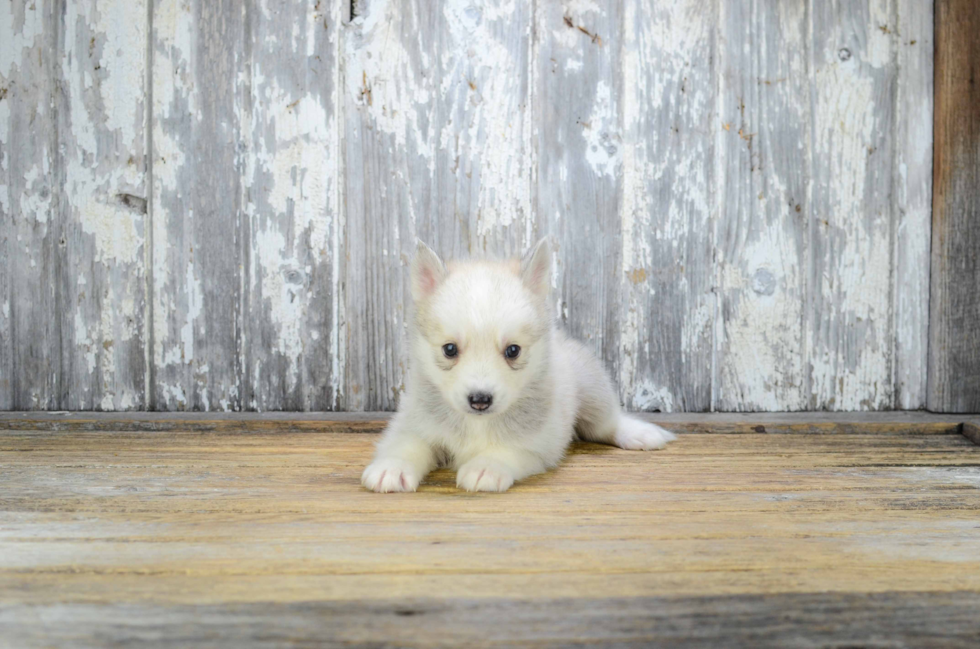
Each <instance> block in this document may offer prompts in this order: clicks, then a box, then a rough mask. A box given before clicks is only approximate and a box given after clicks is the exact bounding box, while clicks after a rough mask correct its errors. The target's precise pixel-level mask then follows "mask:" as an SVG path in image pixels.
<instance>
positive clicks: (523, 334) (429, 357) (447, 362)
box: [361, 240, 675, 492]
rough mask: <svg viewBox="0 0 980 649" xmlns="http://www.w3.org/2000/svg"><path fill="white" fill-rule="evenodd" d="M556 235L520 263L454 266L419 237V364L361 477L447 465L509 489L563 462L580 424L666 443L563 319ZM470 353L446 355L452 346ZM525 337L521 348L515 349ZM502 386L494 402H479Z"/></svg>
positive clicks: (398, 484)
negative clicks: (625, 404)
mask: <svg viewBox="0 0 980 649" xmlns="http://www.w3.org/2000/svg"><path fill="white" fill-rule="evenodd" d="M550 267H551V248H550V245H549V244H548V243H547V242H546V240H542V241H540V242H538V244H537V245H536V246H535V247H534V248H533V249H532V250H531V251H530V252H529V253H528V254H527V255H526V256H525V257H524V259H523V260H522V261H521V263H520V264H517V263H516V262H513V261H510V262H489V261H470V262H457V263H454V264H450V265H449V266H448V267H447V266H446V265H445V264H443V263H442V261H441V260H440V259H439V257H438V256H437V255H436V254H435V253H434V252H432V250H430V249H429V248H428V247H427V246H426V245H425V244H423V243H421V242H419V245H418V250H417V252H416V255H415V259H414V261H413V263H412V296H413V299H414V301H415V316H414V322H413V325H412V327H411V332H410V338H411V364H410V367H409V374H408V377H407V381H406V391H405V393H404V395H402V398H401V401H400V403H399V407H398V412H397V413H396V414H395V416H394V417H393V418H392V420H391V422H390V423H389V425H388V427H387V429H386V430H385V432H384V434H383V436H382V438H381V440H380V441H379V442H378V446H377V452H376V453H375V458H374V461H373V462H372V463H371V465H370V466H368V467H367V469H365V470H364V474H363V475H362V477H361V482H362V484H363V485H364V486H365V487H366V488H368V489H371V490H373V491H379V492H390V491H415V490H416V489H417V488H418V485H419V482H420V481H421V480H422V478H424V477H425V475H426V474H427V473H429V472H430V471H431V470H432V469H434V468H435V467H436V466H438V465H447V466H450V467H452V468H454V469H456V471H457V473H456V484H457V486H459V487H460V488H462V489H466V490H468V491H506V490H507V489H508V488H509V487H510V486H511V485H512V484H513V483H514V482H516V481H518V480H522V479H524V478H526V477H528V476H530V475H534V474H536V473H542V472H544V471H546V470H548V469H549V468H552V467H554V466H556V465H557V464H558V463H559V462H560V461H561V459H562V457H563V456H564V454H565V450H566V449H567V448H568V445H569V443H570V442H571V441H572V439H573V438H574V437H575V435H576V434H577V435H578V436H579V437H580V438H581V439H586V440H590V441H594V442H600V443H604V444H613V445H615V446H619V447H621V448H625V449H637V450H651V449H660V448H663V447H664V446H665V445H666V444H667V442H669V441H671V440H673V439H675V437H674V435H673V434H671V433H669V432H667V431H666V430H664V429H662V428H660V427H659V426H655V425H654V424H650V423H647V422H644V421H641V420H639V419H636V418H634V417H630V416H629V415H627V414H625V413H624V412H622V409H621V408H620V405H619V400H618V398H617V397H616V392H615V390H614V389H613V385H612V382H611V381H610V379H609V376H608V375H607V374H606V372H605V370H604V369H603V367H602V365H601V364H600V362H599V361H598V360H597V359H596V357H595V356H594V355H593V354H592V353H591V352H590V351H589V350H587V349H586V348H585V347H584V346H583V345H581V344H579V343H578V342H576V341H574V340H571V339H569V338H568V337H567V336H565V335H564V334H563V333H562V332H560V331H558V330H557V329H555V327H554V324H553V321H552V318H551V317H550V316H549V313H550V309H549V308H548V304H547V295H548V289H549V280H550V276H551V273H550ZM447 343H454V344H455V345H456V346H457V348H458V350H459V353H458V355H457V356H456V358H447V357H446V355H445V354H444V353H443V345H445V344H447ZM512 344H516V345H519V346H520V347H521V351H520V354H519V356H518V357H517V359H515V360H508V359H506V358H505V357H504V349H506V348H507V346H509V345H512ZM473 392H487V393H490V394H492V395H493V403H492V405H491V406H490V408H489V409H488V410H487V411H485V412H482V413H481V412H476V411H474V410H473V409H472V408H471V407H470V405H469V401H468V396H469V395H470V394H471V393H473Z"/></svg>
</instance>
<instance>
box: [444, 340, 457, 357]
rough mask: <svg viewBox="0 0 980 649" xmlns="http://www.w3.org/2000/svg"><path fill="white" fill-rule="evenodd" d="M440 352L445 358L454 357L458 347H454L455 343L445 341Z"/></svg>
mask: <svg viewBox="0 0 980 649" xmlns="http://www.w3.org/2000/svg"><path fill="white" fill-rule="evenodd" d="M442 353H443V354H445V355H446V358H456V354H458V353H459V349H457V348H456V344H455V343H446V344H445V345H443V346H442Z"/></svg>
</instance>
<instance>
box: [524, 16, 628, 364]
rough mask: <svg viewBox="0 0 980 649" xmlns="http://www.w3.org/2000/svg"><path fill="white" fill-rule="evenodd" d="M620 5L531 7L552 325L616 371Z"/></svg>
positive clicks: (536, 141) (539, 203)
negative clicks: (551, 251)
mask: <svg viewBox="0 0 980 649" xmlns="http://www.w3.org/2000/svg"><path fill="white" fill-rule="evenodd" d="M621 9H622V7H621V4H620V3H612V4H606V5H602V6H601V7H600V5H598V4H594V3H572V2H551V3H539V4H538V5H537V6H536V7H535V14H534V23H533V29H532V33H533V34H534V42H533V48H534V50H533V52H534V56H533V75H534V78H533V93H532V97H531V105H532V109H533V111H534V113H533V114H534V121H533V124H534V133H533V146H534V161H533V164H534V176H533V178H534V184H533V200H534V213H535V215H536V220H535V223H534V227H535V230H536V234H537V235H547V236H550V237H552V238H553V240H554V241H555V243H556V244H557V245H556V254H555V257H554V262H553V276H552V298H553V300H554V301H555V303H556V310H555V317H556V320H557V321H558V322H559V323H560V324H561V325H562V326H564V327H565V328H566V329H567V330H568V332H569V333H570V334H571V335H572V336H574V337H576V338H578V339H579V340H582V341H583V342H584V343H585V344H586V345H587V346H589V347H590V348H592V349H593V350H595V352H596V353H597V354H598V355H599V357H600V358H602V359H603V360H604V361H605V362H606V366H607V368H608V369H611V370H613V371H614V372H615V371H616V368H617V367H618V366H619V363H620V361H621V358H620V356H621V355H620V353H619V349H620V341H619V337H620V328H619V327H618V326H617V325H618V321H619V308H618V307H619V302H620V284H621V280H620V278H621V276H622V266H621V262H620V257H621V251H620V247H621V241H622V235H621V231H620V228H621V224H620V222H619V209H620V203H621V200H622V187H623V185H622V182H623V179H622V171H621V167H622V157H623V150H624V147H625V146H628V143H626V142H624V132H623V118H622V107H621V101H622V92H623V86H622V80H621V79H622V72H621V68H620V50H621V48H622V42H623V36H622V35H621V33H620V25H621V24H622V15H621V13H620V12H621Z"/></svg>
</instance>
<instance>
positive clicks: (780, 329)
mask: <svg viewBox="0 0 980 649" xmlns="http://www.w3.org/2000/svg"><path fill="white" fill-rule="evenodd" d="M808 32H809V25H808V22H807V3H806V1H805V0H797V1H793V2H777V3H722V5H721V17H720V42H719V53H718V56H719V59H720V65H721V67H720V70H719V72H720V74H719V83H720V93H721V94H720V97H719V105H720V109H719V111H720V122H721V123H720V124H719V123H712V124H711V129H712V131H714V132H717V133H718V134H719V135H720V138H719V143H718V146H719V151H718V155H719V160H720V162H719V164H720V173H719V181H718V182H719V190H718V199H719V204H718V224H717V228H718V241H717V252H716V264H717V269H716V272H717V283H718V287H719V291H720V298H721V309H720V312H719V313H718V314H717V318H718V330H719V337H718V338H719V339H718V340H717V345H718V352H717V354H718V356H717V360H716V375H715V377H714V381H715V384H716V385H715V394H714V397H713V401H712V407H713V409H716V410H721V411H730V410H746V411H752V410H801V409H804V408H806V407H807V403H808V399H807V394H806V392H805V387H806V386H805V384H806V381H805V374H806V358H805V345H804V337H805V315H806V280H807V263H808V249H807V246H808V243H809V240H808V236H807V235H808V232H807V214H808V209H807V205H808V188H809V184H810V175H809V166H808V158H809V154H810V151H809V137H808V134H809V129H810V124H811V123H812V119H811V102H810V82H809V78H808V67H809V66H808V63H809V60H808V59H809V57H808V49H807V44H808V42H809V39H808Z"/></svg>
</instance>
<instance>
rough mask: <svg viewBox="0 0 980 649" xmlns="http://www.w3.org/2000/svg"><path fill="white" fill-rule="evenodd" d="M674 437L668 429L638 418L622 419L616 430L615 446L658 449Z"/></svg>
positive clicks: (633, 448)
mask: <svg viewBox="0 0 980 649" xmlns="http://www.w3.org/2000/svg"><path fill="white" fill-rule="evenodd" d="M675 439H677V436H676V435H674V434H673V433H671V432H670V431H667V430H664V429H663V428H661V427H660V426H657V425H656V424H651V423H647V422H645V421H640V420H638V419H624V420H623V421H622V423H620V425H619V430H617V431H616V446H618V447H619V448H625V449H628V450H631V451H655V450H659V449H662V448H663V447H665V446H667V442H672V441H674V440H675Z"/></svg>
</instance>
